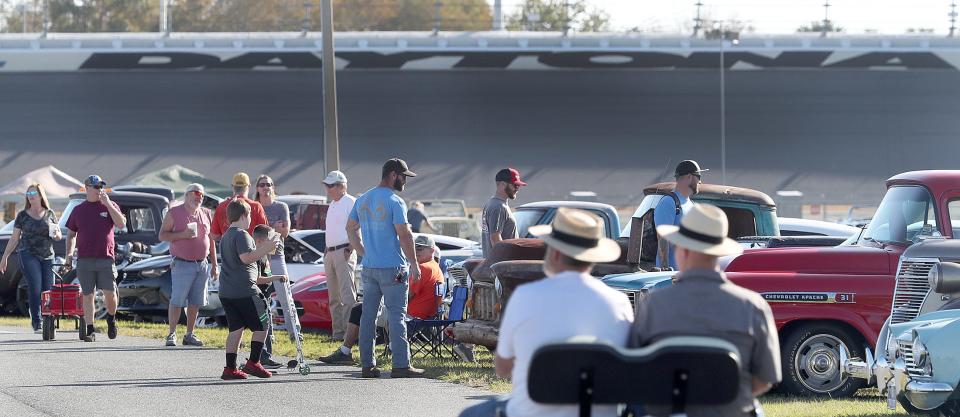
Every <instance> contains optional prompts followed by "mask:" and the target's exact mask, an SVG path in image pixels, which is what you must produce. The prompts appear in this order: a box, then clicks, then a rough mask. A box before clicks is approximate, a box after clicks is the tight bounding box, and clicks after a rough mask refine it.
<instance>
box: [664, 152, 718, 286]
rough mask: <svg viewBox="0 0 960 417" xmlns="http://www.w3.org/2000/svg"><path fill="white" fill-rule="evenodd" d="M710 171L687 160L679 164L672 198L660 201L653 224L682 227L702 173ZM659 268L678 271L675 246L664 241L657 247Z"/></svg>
mask: <svg viewBox="0 0 960 417" xmlns="http://www.w3.org/2000/svg"><path fill="white" fill-rule="evenodd" d="M707 171H709V169H700V164H698V163H697V161H692V160H686V161H682V162H680V163H679V164H677V169H676V170H674V172H673V176H674V178H675V179H676V182H677V185H676V186H675V187H674V188H673V191H672V192H671V194H672V195H671V196H669V197H670V198H663V199H660V203H658V204H657V207H656V208H655V209H654V211H653V223H654V224H655V225H656V226H663V225H673V226H678V225H680V219H681V218H683V215H685V214H687V213H688V212H690V209H692V208H693V201H691V200H690V197H691V196H693V195H695V194H697V193H698V192H699V191H700V178H701V176H702V173H704V172H707ZM657 266H658V267H661V268H665V267H668V266H669V267H670V268H673V270H674V271H676V270H677V261H676V260H675V259H674V257H673V245H671V244H670V243H668V242H667V241H666V240H664V239H659V242H658V246H657Z"/></svg>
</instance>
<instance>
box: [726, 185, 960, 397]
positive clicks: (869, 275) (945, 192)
mask: <svg viewBox="0 0 960 417" xmlns="http://www.w3.org/2000/svg"><path fill="white" fill-rule="evenodd" d="M958 200H960V171H914V172H907V173H903V174H900V175H897V176H894V177H893V178H890V179H889V180H887V193H886V195H885V196H884V198H883V201H882V202H881V203H880V207H879V208H878V209H877V212H876V214H875V215H874V217H873V219H872V220H871V221H870V224H869V225H868V226H867V227H866V228H865V229H864V230H863V232H862V233H860V234H859V235H858V236H854V237H852V238H850V239H849V240H848V241H847V242H845V243H844V244H841V245H839V246H836V247H828V248H823V247H819V248H783V249H760V250H748V251H746V252H745V253H744V254H742V255H740V256H738V257H736V258H733V259H732V260H730V262H729V263H728V264H727V265H726V268H725V271H726V273H727V276H728V277H729V278H730V280H732V281H733V282H735V283H736V284H738V285H740V286H743V287H745V288H749V289H751V290H754V291H756V292H758V293H761V294H762V295H763V297H764V298H765V299H766V300H767V301H768V302H769V303H770V305H771V307H772V309H773V313H774V316H775V318H776V322H777V328H778V330H779V334H780V342H781V347H780V349H781V352H782V353H781V354H782V366H783V371H784V372H783V374H784V380H783V384H782V388H784V389H785V390H786V391H788V392H791V393H794V394H801V395H816V396H830V397H839V396H848V395H851V394H853V393H854V392H855V391H856V390H857V389H859V388H860V387H861V386H862V383H863V380H860V379H856V378H849V377H847V376H845V375H843V374H842V373H841V372H840V347H841V345H842V346H844V347H846V348H847V349H849V350H850V351H851V352H855V353H854V355H857V354H858V353H859V355H864V353H865V350H866V349H873V350H875V349H876V347H875V346H874V344H875V341H876V340H877V335H878V333H879V332H880V330H881V328H882V327H883V323H884V321H886V319H887V317H888V316H889V315H890V312H891V305H892V304H893V303H894V301H895V299H894V286H895V282H896V281H895V277H896V275H898V274H901V275H903V274H906V275H916V276H918V277H924V278H925V277H926V275H927V273H928V271H929V267H927V269H926V270H922V269H923V268H922V267H918V266H917V265H915V264H913V263H909V262H908V263H901V262H900V255H901V254H903V252H904V250H906V248H907V247H908V246H910V245H912V244H914V243H917V242H919V241H921V240H923V239H924V238H926V237H931V236H943V237H947V238H953V237H954V235H955V234H956V233H958V232H960V219H955V220H953V221H956V222H957V223H956V224H952V223H951V218H950V217H951V216H950V214H949V210H948V205H951V204H952V205H953V206H954V209H955V210H954V211H957V210H956V205H957V204H958V203H960V201H958ZM918 268H919V269H918ZM908 290H909V289H904V290H901V289H897V298H896V303H897V304H898V305H899V307H897V306H894V307H895V309H894V310H896V311H898V312H901V313H903V314H908V315H909V314H910V312H911V311H912V310H911V309H912V308H914V307H913V305H914V304H917V305H918V306H919V304H918V303H916V301H917V300H914V298H918V297H919V298H920V301H921V302H922V298H923V297H924V296H925V294H926V292H925V291H924V290H923V289H919V288H918V291H916V293H917V294H912V293H911V292H910V291H908ZM917 308H919V307H917ZM914 313H916V312H914ZM895 314H898V313H895ZM914 315H915V314H914ZM861 357H864V356H861Z"/></svg>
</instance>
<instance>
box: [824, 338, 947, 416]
mask: <svg viewBox="0 0 960 417" xmlns="http://www.w3.org/2000/svg"><path fill="white" fill-rule="evenodd" d="M866 352H867V354H866V357H867V360H866V361H863V362H861V361H854V360H851V358H850V356H849V352H847V351H846V349H844V348H843V347H842V346H841V349H840V369H841V372H843V374H844V375H846V376H849V377H852V378H860V379H866V380H867V381H868V383H869V384H876V386H877V388H878V389H879V390H880V393H881V394H885V395H886V396H887V408H889V409H891V410H893V409H896V408H897V398H898V397H899V396H901V395H902V396H904V397H906V399H907V400H908V401H910V404H912V405H913V406H914V407H917V408H919V409H921V410H932V409H934V408H937V407H939V406H941V405H942V404H943V403H944V402H945V401H946V400H947V399H948V398H950V396H951V395H953V390H954V387H953V386H951V385H950V384H947V383H943V382H932V381H920V380H917V379H912V378H911V377H910V375H909V374H908V373H907V364H906V362H904V360H903V358H897V359H896V360H895V361H894V362H893V363H892V364H891V363H890V362H889V361H887V358H886V357H885V356H883V355H881V356H879V357H877V358H876V360H874V359H873V355H872V352H870V349H867V351H866Z"/></svg>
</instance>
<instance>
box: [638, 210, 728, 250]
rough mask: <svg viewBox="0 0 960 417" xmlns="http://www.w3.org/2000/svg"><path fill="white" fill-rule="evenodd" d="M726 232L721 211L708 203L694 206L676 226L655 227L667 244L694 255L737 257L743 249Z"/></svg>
mask: <svg viewBox="0 0 960 417" xmlns="http://www.w3.org/2000/svg"><path fill="white" fill-rule="evenodd" d="M729 229H730V225H729V224H728V223H727V215H726V214H724V213H723V210H720V209H719V208H717V207H716V206H712V205H710V204H695V205H694V206H693V209H692V210H690V213H687V214H686V215H684V216H683V219H682V220H680V226H679V227H677V226H674V225H664V226H657V233H658V234H660V236H662V237H663V238H664V239H666V240H667V241H668V242H670V243H672V244H674V245H676V246H680V247H682V248H686V249H689V250H692V251H694V252H700V253H704V254H707V255H713V256H726V255H737V254H740V253H742V252H743V247H742V246H740V244H739V243H737V241H735V240H733V239H730V238H728V237H727V231H728V230H729Z"/></svg>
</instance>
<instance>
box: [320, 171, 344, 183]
mask: <svg viewBox="0 0 960 417" xmlns="http://www.w3.org/2000/svg"><path fill="white" fill-rule="evenodd" d="M323 183H324V184H327V185H334V184H346V183H347V176H346V175H343V173H342V172H340V171H330V173H329V174H327V177H326V178H324V179H323Z"/></svg>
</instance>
